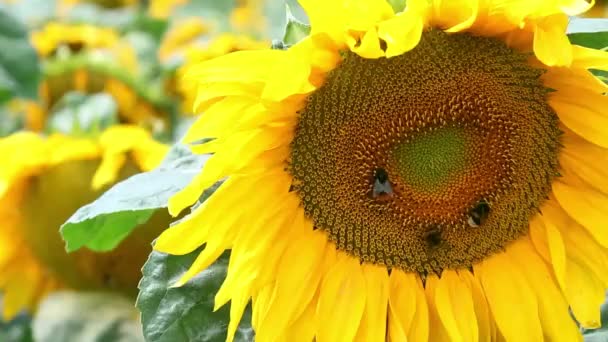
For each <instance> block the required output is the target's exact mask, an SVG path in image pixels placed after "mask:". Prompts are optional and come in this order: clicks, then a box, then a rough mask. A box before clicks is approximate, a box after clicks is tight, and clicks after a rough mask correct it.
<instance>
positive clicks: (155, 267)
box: [136, 248, 254, 342]
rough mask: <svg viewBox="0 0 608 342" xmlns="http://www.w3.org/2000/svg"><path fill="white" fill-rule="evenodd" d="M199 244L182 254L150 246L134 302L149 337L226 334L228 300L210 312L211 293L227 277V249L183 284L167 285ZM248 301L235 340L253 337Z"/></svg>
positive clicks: (155, 340)
mask: <svg viewBox="0 0 608 342" xmlns="http://www.w3.org/2000/svg"><path fill="white" fill-rule="evenodd" d="M200 251H201V249H200V248H199V249H198V250H196V251H194V252H192V253H190V254H187V255H180V256H175V255H167V254H163V253H159V252H152V254H150V258H149V259H148V261H147V262H146V264H145V265H144V269H143V273H144V277H143V278H142V280H141V282H140V284H139V289H140V292H139V297H138V298H137V304H136V306H137V308H139V310H140V311H141V318H142V324H143V328H144V336H145V337H146V341H148V342H174V341H211V342H213V341H218V342H223V341H225V339H226V330H227V327H228V323H229V321H230V308H229V305H224V306H223V307H222V308H220V309H219V310H218V311H216V312H213V304H214V297H215V294H216V293H217V291H218V289H219V288H220V285H221V283H222V282H223V280H224V278H225V277H226V268H227V267H228V259H229V254H228V252H226V253H224V255H222V256H221V257H220V258H219V259H218V261H216V262H215V263H214V264H213V265H211V266H209V267H208V268H207V269H205V270H204V271H203V272H201V273H199V274H198V275H197V276H196V277H194V278H193V279H191V280H190V281H189V282H188V283H186V284H185V285H184V286H182V287H171V286H172V285H173V284H175V282H177V280H178V279H180V277H181V275H182V274H183V273H184V272H185V271H186V270H187V269H188V268H189V267H190V265H192V263H193V262H194V260H195V259H196V257H197V256H198V254H199V253H200ZM250 322H251V308H250V307H248V308H247V310H246V312H245V314H244V315H243V319H242V320H241V323H240V325H239V327H238V330H237V333H236V335H235V341H252V340H253V335H254V333H253V329H252V328H251V324H250Z"/></svg>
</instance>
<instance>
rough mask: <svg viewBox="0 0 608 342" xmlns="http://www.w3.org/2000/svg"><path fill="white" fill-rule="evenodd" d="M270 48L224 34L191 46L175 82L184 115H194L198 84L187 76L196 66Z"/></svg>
mask: <svg viewBox="0 0 608 342" xmlns="http://www.w3.org/2000/svg"><path fill="white" fill-rule="evenodd" d="M268 46H270V42H267V41H261V40H256V39H253V38H251V37H249V36H245V35H236V34H231V33H224V34H221V35H219V36H216V37H214V38H213V39H212V40H211V41H209V42H208V43H206V44H193V45H190V46H189V47H188V48H187V49H186V51H185V61H184V63H183V64H182V65H181V66H180V67H179V68H178V69H177V73H176V77H175V80H176V82H177V92H178V94H179V95H180V97H181V98H182V99H183V100H182V104H181V106H182V113H184V114H192V113H193V111H192V108H193V106H194V100H195V98H196V83H194V82H192V81H191V80H189V79H187V78H186V77H184V76H185V74H186V73H187V71H188V70H189V69H190V68H191V67H192V66H194V65H196V64H198V63H200V62H202V61H206V60H208V59H212V58H215V57H218V56H222V55H225V54H227V53H231V52H235V51H244V50H260V49H266V48H268ZM194 114H198V113H194Z"/></svg>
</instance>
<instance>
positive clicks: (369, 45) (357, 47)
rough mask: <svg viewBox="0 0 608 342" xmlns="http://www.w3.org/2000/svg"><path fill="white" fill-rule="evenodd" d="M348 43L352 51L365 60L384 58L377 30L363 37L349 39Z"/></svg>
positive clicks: (372, 30) (368, 32)
mask: <svg viewBox="0 0 608 342" xmlns="http://www.w3.org/2000/svg"><path fill="white" fill-rule="evenodd" d="M347 42H348V45H349V47H350V49H351V51H353V52H354V53H356V54H358V55H359V56H361V57H363V58H379V57H381V56H384V51H382V48H381V47H380V39H379V38H378V32H377V31H376V29H371V30H369V31H367V32H365V33H364V34H363V37H357V38H353V39H349V40H348V41H347Z"/></svg>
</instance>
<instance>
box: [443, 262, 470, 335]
mask: <svg viewBox="0 0 608 342" xmlns="http://www.w3.org/2000/svg"><path fill="white" fill-rule="evenodd" d="M435 305H436V307H437V313H438V314H439V319H440V320H441V323H442V325H443V326H444V327H445V329H446V331H447V333H448V336H449V337H450V340H452V341H478V339H479V335H478V327H477V316H476V315H475V309H474V304H473V298H472V294H471V292H470V290H469V288H468V286H467V285H466V284H465V283H464V282H463V281H462V280H461V279H460V277H458V274H457V273H456V271H453V270H444V271H443V272H442V273H441V278H440V279H439V281H438V283H437V288H436V289H435Z"/></svg>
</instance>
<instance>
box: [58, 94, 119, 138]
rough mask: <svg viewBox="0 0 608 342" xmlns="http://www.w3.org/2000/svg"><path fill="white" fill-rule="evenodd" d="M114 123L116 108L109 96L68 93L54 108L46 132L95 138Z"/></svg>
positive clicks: (116, 119)
mask: <svg viewBox="0 0 608 342" xmlns="http://www.w3.org/2000/svg"><path fill="white" fill-rule="evenodd" d="M116 123H118V106H117V104H116V101H114V98H113V97H112V96H110V95H109V94H105V93H99V94H93V95H87V94H83V93H79V92H69V93H67V94H65V95H64V96H63V97H62V98H61V100H60V101H59V102H58V103H57V104H56V105H55V106H54V108H53V110H52V115H51V116H50V119H49V121H48V123H47V130H48V131H49V132H50V133H53V132H61V133H64V134H68V135H71V136H84V137H87V136H97V135H99V133H101V132H102V131H104V130H105V129H106V128H108V127H110V126H112V125H114V124H116Z"/></svg>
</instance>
